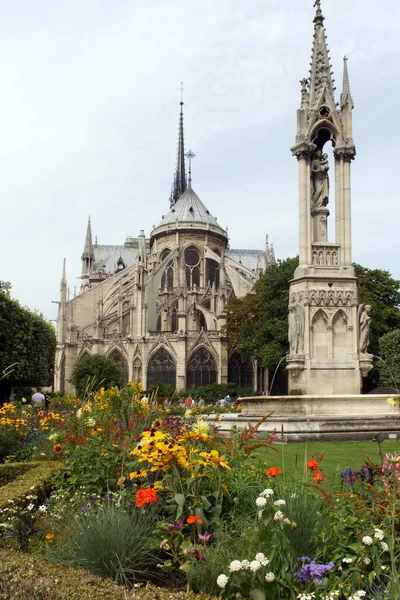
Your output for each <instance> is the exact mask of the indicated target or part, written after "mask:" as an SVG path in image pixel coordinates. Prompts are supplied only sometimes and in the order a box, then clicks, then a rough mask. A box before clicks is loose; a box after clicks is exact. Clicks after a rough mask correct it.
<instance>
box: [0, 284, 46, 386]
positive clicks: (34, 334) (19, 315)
mask: <svg viewBox="0 0 400 600" xmlns="http://www.w3.org/2000/svg"><path fill="white" fill-rule="evenodd" d="M55 350H56V336H55V332H54V327H53V326H52V324H51V323H49V322H48V321H46V320H45V319H44V318H43V317H42V316H41V315H39V314H37V313H35V312H32V311H30V310H28V309H27V308H23V307H22V306H20V304H19V303H18V302H17V301H16V300H13V299H12V298H11V297H10V294H9V290H6V289H4V286H0V375H1V373H3V372H4V371H5V370H6V369H7V368H8V367H10V365H12V369H10V370H9V372H8V373H7V375H6V376H5V378H4V380H3V381H2V387H3V388H4V386H5V384H7V383H8V384H9V385H21V384H29V385H34V386H38V385H50V384H51V382H52V377H53V365H54V356H55Z"/></svg>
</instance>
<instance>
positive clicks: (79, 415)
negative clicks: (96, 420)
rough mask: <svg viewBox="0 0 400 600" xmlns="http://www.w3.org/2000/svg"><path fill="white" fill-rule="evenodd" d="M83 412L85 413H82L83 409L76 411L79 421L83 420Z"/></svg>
mask: <svg viewBox="0 0 400 600" xmlns="http://www.w3.org/2000/svg"><path fill="white" fill-rule="evenodd" d="M82 412H83V411H82V409H81V408H78V410H77V411H76V418H77V419H80V418H81V416H82Z"/></svg>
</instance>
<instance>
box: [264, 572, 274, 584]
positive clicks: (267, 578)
mask: <svg viewBox="0 0 400 600" xmlns="http://www.w3.org/2000/svg"><path fill="white" fill-rule="evenodd" d="M274 579H275V575H274V574H273V573H272V571H270V572H269V573H267V574H266V576H265V581H266V582H267V583H271V581H274Z"/></svg>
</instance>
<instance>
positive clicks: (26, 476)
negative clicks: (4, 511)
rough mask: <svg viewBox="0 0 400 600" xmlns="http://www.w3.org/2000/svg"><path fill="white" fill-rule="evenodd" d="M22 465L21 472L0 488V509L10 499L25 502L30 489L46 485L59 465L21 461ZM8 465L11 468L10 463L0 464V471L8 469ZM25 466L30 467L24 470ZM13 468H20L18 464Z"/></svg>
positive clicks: (6, 504) (17, 502)
mask: <svg viewBox="0 0 400 600" xmlns="http://www.w3.org/2000/svg"><path fill="white" fill-rule="evenodd" d="M23 465H24V469H23V473H22V474H20V475H19V476H18V477H17V478H16V479H14V480H13V481H11V482H10V483H7V484H6V485H3V486H2V487H1V488H0V509H1V508H4V507H8V506H9V503H10V500H13V501H14V503H15V504H21V503H22V504H24V503H26V496H28V495H29V494H30V492H31V490H32V489H33V488H36V489H39V488H44V487H45V486H46V485H48V484H49V482H50V481H51V479H52V476H53V474H54V473H55V471H57V470H58V469H60V467H61V464H60V463H58V462H32V463H23ZM10 467H11V468H13V467H12V466H11V464H7V465H0V473H1V470H2V469H5V470H6V471H8V470H9V469H10ZM26 467H28V468H29V467H31V468H29V470H26ZM15 469H17V470H18V469H20V466H19V464H16V466H15Z"/></svg>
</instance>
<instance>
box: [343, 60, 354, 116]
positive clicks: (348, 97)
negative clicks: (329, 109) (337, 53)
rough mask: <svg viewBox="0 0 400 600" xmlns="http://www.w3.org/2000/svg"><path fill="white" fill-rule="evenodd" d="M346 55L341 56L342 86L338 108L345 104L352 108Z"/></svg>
mask: <svg viewBox="0 0 400 600" xmlns="http://www.w3.org/2000/svg"><path fill="white" fill-rule="evenodd" d="M347 60H348V59H347V56H344V57H343V86H342V93H341V94H340V108H342V109H343V108H344V107H345V106H346V105H347V104H349V105H350V107H351V108H352V109H353V108H354V102H353V98H352V97H351V92H350V82H349V72H348V70H347Z"/></svg>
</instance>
